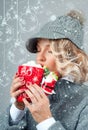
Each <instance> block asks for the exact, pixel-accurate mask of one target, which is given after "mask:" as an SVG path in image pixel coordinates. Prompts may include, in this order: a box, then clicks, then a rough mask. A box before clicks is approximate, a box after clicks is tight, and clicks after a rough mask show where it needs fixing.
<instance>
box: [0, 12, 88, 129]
mask: <svg viewBox="0 0 88 130" xmlns="http://www.w3.org/2000/svg"><path fill="white" fill-rule="evenodd" d="M74 14H75V15H74ZM74 16H75V17H74ZM77 18H78V19H77ZM82 43H83V25H82V22H80V16H79V14H78V13H75V12H74V11H72V13H70V14H69V16H68V15H66V16H60V17H57V19H56V20H55V21H52V22H49V23H47V24H46V25H45V26H43V28H42V29H41V30H40V32H39V33H37V34H36V35H35V36H34V37H32V38H31V39H29V41H28V42H27V49H28V50H29V51H30V52H32V53H36V61H37V63H39V64H41V65H42V66H47V68H48V69H49V70H50V71H54V72H57V71H58V72H59V73H60V75H61V78H59V80H58V81H57V83H56V84H55V87H54V91H55V93H54V94H52V95H49V96H46V95H45V94H44V92H43V91H42V88H41V87H40V86H38V85H36V84H34V85H30V86H28V90H25V93H26V94H27V95H28V96H29V97H30V99H31V103H29V102H28V101H27V100H26V99H25V98H24V99H23V103H22V104H20V103H19V102H17V101H15V103H13V104H11V106H10V108H9V110H8V111H9V114H7V116H6V117H5V120H6V121H5V123H4V127H3V128H4V129H5V130H20V129H21V130H88V86H86V85H84V83H85V82H86V81H88V56H87V55H86V54H85V52H84V51H83V50H81V46H82ZM23 84H24V82H23V81H22V79H20V78H19V76H18V75H15V76H14V79H13V82H12V86H11V91H10V92H11V96H12V97H15V98H16V97H17V96H18V95H19V94H20V93H22V92H23V91H19V90H18V88H19V87H20V86H21V85H23ZM36 86H37V87H36ZM3 128H2V129H3Z"/></svg>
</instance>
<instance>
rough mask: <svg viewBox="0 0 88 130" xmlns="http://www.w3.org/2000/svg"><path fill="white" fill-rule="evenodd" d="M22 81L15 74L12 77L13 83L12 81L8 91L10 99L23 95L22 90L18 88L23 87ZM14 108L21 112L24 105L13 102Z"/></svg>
mask: <svg viewBox="0 0 88 130" xmlns="http://www.w3.org/2000/svg"><path fill="white" fill-rule="evenodd" d="M24 83H25V82H24V79H23V78H20V77H19V76H18V75H17V74H15V75H14V77H13V81H12V85H11V89H10V95H11V97H13V98H15V99H16V98H17V96H18V95H19V94H21V93H23V91H24V90H20V89H19V87H21V86H22V85H24ZM14 104H15V106H16V107H17V108H18V109H21V110H23V109H24V107H25V105H24V103H23V102H17V101H15V103H14Z"/></svg>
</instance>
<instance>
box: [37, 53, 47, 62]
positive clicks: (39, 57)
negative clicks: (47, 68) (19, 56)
mask: <svg viewBox="0 0 88 130" xmlns="http://www.w3.org/2000/svg"><path fill="white" fill-rule="evenodd" d="M45 60H46V57H45V55H44V54H43V53H40V54H38V55H37V61H39V62H44V61H45Z"/></svg>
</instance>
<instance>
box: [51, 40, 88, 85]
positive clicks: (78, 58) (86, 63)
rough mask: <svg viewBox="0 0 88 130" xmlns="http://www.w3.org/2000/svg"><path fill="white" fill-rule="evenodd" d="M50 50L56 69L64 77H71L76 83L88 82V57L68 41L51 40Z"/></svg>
mask: <svg viewBox="0 0 88 130" xmlns="http://www.w3.org/2000/svg"><path fill="white" fill-rule="evenodd" d="M51 50H52V53H53V55H54V56H55V57H56V64H57V69H58V71H59V72H60V74H61V75H62V77H64V76H68V75H69V76H72V77H73V80H74V81H75V82H77V83H83V82H85V81H88V56H87V55H86V54H85V53H84V51H83V50H81V49H79V48H78V47H77V46H76V45H75V44H73V43H72V42H71V41H70V40H68V39H59V40H52V43H51Z"/></svg>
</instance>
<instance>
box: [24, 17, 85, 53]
mask: <svg viewBox="0 0 88 130" xmlns="http://www.w3.org/2000/svg"><path fill="white" fill-rule="evenodd" d="M38 38H45V39H61V38H63V39H64V38H66V39H69V40H71V41H72V42H73V43H74V44H75V45H76V46H77V47H79V48H80V49H81V47H82V44H83V26H82V25H81V24H80V22H79V20H77V19H76V18H72V17H71V16H59V17H57V18H56V20H55V21H50V22H48V23H47V24H45V25H44V26H43V27H42V28H41V29H40V31H39V32H38V33H36V34H35V35H34V36H33V37H32V38H30V39H29V40H28V41H27V46H26V47H27V49H28V50H29V51H30V52H32V53H35V52H37V48H36V45H37V40H38Z"/></svg>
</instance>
